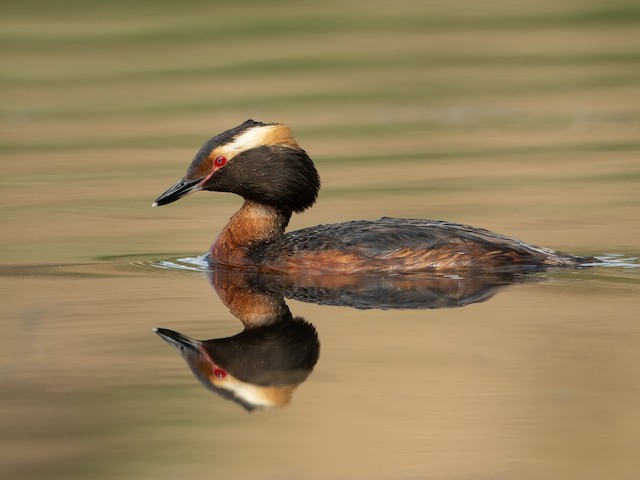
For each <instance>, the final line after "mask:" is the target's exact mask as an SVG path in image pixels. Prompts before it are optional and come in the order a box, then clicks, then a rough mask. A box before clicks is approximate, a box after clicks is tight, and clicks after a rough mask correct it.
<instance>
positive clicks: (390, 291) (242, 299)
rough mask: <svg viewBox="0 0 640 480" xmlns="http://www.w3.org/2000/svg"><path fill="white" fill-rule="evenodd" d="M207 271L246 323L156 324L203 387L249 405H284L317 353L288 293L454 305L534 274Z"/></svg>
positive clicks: (389, 305)
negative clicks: (197, 332)
mask: <svg viewBox="0 0 640 480" xmlns="http://www.w3.org/2000/svg"><path fill="white" fill-rule="evenodd" d="M207 276H208V277H209V280H210V282H211V285H212V287H213V288H214V289H215V291H216V292H217V294H218V296H219V297H220V299H221V300H222V301H223V303H224V304H225V305H226V306H227V308H228V309H229V311H230V312H231V313H232V314H233V315H234V316H235V317H236V318H238V319H239V320H240V321H241V322H242V324H243V325H244V330H243V331H242V332H240V333H238V334H236V335H233V336H231V337H227V338H217V339H211V340H195V339H192V338H190V337H187V336H186V335H183V334H181V333H178V332H175V331H173V330H168V329H165V328H157V329H155V332H156V333H157V334H158V335H159V336H160V337H162V339H163V340H165V341H166V342H167V343H168V344H169V345H171V346H172V347H174V348H176V349H177V350H178V351H179V352H180V354H181V355H182V357H183V358H184V360H185V361H186V362H187V365H188V366H189V368H191V371H192V372H193V374H194V375H195V376H196V378H197V379H198V380H199V381H200V382H201V383H202V384H203V385H204V386H205V387H206V388H208V389H210V390H212V391H214V392H215V393H217V394H219V395H221V396H222V397H224V398H226V399H229V400H232V401H234V402H235V403H237V404H238V405H240V406H242V407H243V408H244V409H246V410H248V411H252V410H255V409H264V408H271V407H282V406H285V405H287V404H288V403H289V402H290V401H291V397H292V395H293V392H294V390H295V389H296V388H297V387H298V386H299V385H300V384H301V383H302V382H304V381H305V380H306V379H307V377H308V376H309V375H310V374H311V372H312V370H313V368H314V366H315V364H316V362H317V361H318V357H319V353H320V342H319V340H318V336H317V333H316V330H315V328H314V327H313V325H311V324H310V323H309V322H307V321H306V320H305V319H303V318H301V317H294V316H293V315H292V314H291V311H290V310H289V307H288V306H287V304H286V303H285V298H292V299H295V300H300V301H303V302H309V303H317V304H325V305H338V306H346V307H353V308H359V309H371V308H375V309H433V308H451V307H461V306H464V305H469V304H472V303H477V302H483V301H485V300H487V299H489V298H491V297H492V296H493V295H495V293H496V292H497V291H499V290H500V289H501V288H502V287H504V286H505V285H508V284H512V283H520V282H524V281H529V280H531V279H533V278H535V277H526V276H522V275H515V274H506V273H505V274H492V275H488V276H481V277H478V276H474V277H469V278H465V277H459V276H446V275H425V276H395V277H356V276H317V277H294V276H288V275H265V274H259V273H256V272H251V271H249V270H247V269H239V268H231V267H220V266H217V267H214V268H212V269H211V270H210V271H208V272H207Z"/></svg>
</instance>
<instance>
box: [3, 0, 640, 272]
mask: <svg viewBox="0 0 640 480" xmlns="http://www.w3.org/2000/svg"><path fill="white" fill-rule="evenodd" d="M639 25H640V8H639V7H638V5H637V2H632V1H623V0H614V1H610V2H601V1H584V0H563V1H546V0H543V1H537V0H536V1H519V2H513V1H490V2H472V1H468V0H455V1H450V2H434V1H396V2H385V1H367V2H364V1H353V0H352V1H349V0H347V1H343V0H341V1H328V2H291V1H272V2H260V1H255V2H246V1H245V2H236V1H233V2H230V1H229V2H222V1H216V2H212V1H200V2H198V1H183V2H169V1H164V2H157V1H138V2H129V1H126V2H125V1H120V2H118V1H116V2H84V1H57V2H33V1H26V2H12V3H8V2H4V3H3V5H2V15H1V16H0V40H1V42H2V56H3V61H2V67H1V70H0V85H1V87H2V102H1V105H0V115H1V121H2V128H1V129H0V149H1V152H2V195H3V198H4V201H3V202H2V205H1V206H0V215H2V218H3V219H4V221H5V222H6V223H5V230H6V236H5V241H6V242H7V243H6V244H5V248H3V253H2V257H0V259H1V260H2V261H4V262H16V261H19V262H30V261H42V260H63V259H66V260H71V259H78V258H94V257H95V256H96V255H100V254H104V255H109V254H127V253H133V252H136V251H140V249H142V251H144V252H153V251H157V250H158V249H160V250H161V251H167V250H168V251H193V250H194V249H195V251H203V250H204V249H205V246H204V244H203V242H204V241H205V240H204V239H203V237H199V236H197V234H196V232H195V231H193V230H191V227H192V225H193V224H192V223H188V224H187V225H184V224H182V223H180V224H179V225H177V224H175V223H174V224H171V221H174V222H175V221H178V222H179V221H180V220H181V219H183V218H184V217H183V215H188V216H189V217H191V218H192V219H196V218H202V217H203V216H205V215H208V216H209V217H210V216H211V211H212V208H211V207H212V205H213V204H212V203H211V200H210V198H205V197H207V195H202V196H201V197H198V196H196V197H197V198H196V197H194V198H193V199H189V202H191V203H190V205H191V207H192V208H193V209H194V210H183V208H185V207H184V206H182V207H177V208H175V207H173V208H172V210H169V211H167V210H162V211H160V212H159V211H154V212H151V211H147V206H148V203H149V202H151V201H152V200H153V199H154V198H155V197H156V196H157V195H158V194H159V193H160V192H161V191H163V190H164V189H165V188H166V187H167V186H169V185H170V184H172V183H173V182H174V181H175V180H176V179H177V178H179V177H180V176H181V175H182V173H183V171H184V169H185V168H186V166H187V165H188V163H189V161H190V159H191V157H192V155H193V154H194V152H195V151H196V150H197V149H198V148H199V146H200V145H201V144H202V143H203V142H204V140H206V139H207V138H209V137H211V136H213V135H214V134H216V133H218V132H220V131H222V130H226V129H228V128H230V127H232V126H235V125H237V124H239V123H240V122H242V121H243V120H245V119H247V118H250V117H251V118H255V119H257V120H262V121H267V122H271V121H282V122H285V123H288V124H289V125H290V126H291V127H292V128H293V129H294V132H295V134H296V135H297V137H298V140H299V141H300V143H301V144H302V145H303V147H304V148H306V149H307V150H308V151H309V152H310V154H311V156H312V158H314V159H315V160H316V162H317V163H318V164H319V167H320V173H321V176H322V177H323V180H324V188H323V193H322V196H321V202H320V203H319V204H318V205H319V207H318V208H320V206H321V205H324V206H325V207H326V210H325V211H324V212H323V213H318V215H321V218H322V219H325V220H327V221H329V220H331V221H333V220H334V216H333V213H338V212H339V213H341V215H340V216H338V215H336V216H335V219H336V220H339V219H344V215H345V214H347V213H348V214H350V215H355V216H373V217H375V216H380V215H383V214H387V215H396V216H418V217H430V218H446V219H449V220H453V221H459V222H465V223H475V224H480V225H483V226H486V227H489V228H493V229H497V230H499V231H502V232H504V233H511V234H513V235H516V236H521V237H523V236H524V237H526V236H527V234H529V232H538V231H540V232H541V234H540V235H539V236H537V237H536V236H535V235H534V237H533V238H531V236H529V237H527V238H528V239H529V240H530V241H535V242H538V243H556V247H558V248H559V247H565V248H575V249H578V250H593V251H598V250H601V249H611V248H625V247H629V246H631V245H634V244H635V243H636V242H635V237H634V238H633V239H632V238H624V236H622V235H621V234H614V235H606V236H605V235H604V234H599V233H598V232H605V231H611V230H612V229H615V230H618V231H620V230H625V229H627V228H634V225H635V222H631V221H628V220H629V218H628V216H629V215H630V214H631V211H635V209H636V208H637V205H638V204H637V200H638V197H637V195H636V194H635V193H634V190H635V189H636V187H637V185H638V183H639V182H638V180H639V179H640V173H639V172H638V170H639V168H638V161H637V155H638V152H639V150H640V141H639V140H638V131H640V128H639V127H640V106H639V102H638V98H640V48H639V45H640V41H639V40H640V39H639V34H638V28H639ZM438 193H441V195H440V196H434V195H437V194H438ZM413 194H418V197H417V199H416V198H413V197H411V195H413ZM381 196H384V197H385V198H386V201H385V204H384V205H383V206H382V209H384V210H382V209H381V208H380V206H378V205H375V208H374V205H373V204H372V203H371V200H372V198H376V199H379V198H381ZM480 198H482V199H483V201H490V202H491V203H490V204H489V205H485V204H483V203H482V202H480V203H479V199H480ZM596 199H597V200H600V203H596ZM217 201H218V202H221V203H219V204H224V203H225V202H231V201H235V200H230V199H227V197H225V198H222V199H221V200H217ZM203 202H205V203H203ZM351 202H355V204H356V206H357V208H354V209H349V207H351V206H353V205H354V204H353V203H351ZM514 202H515V203H514ZM518 202H522V204H521V205H518ZM603 202H604V204H603ZM418 204H420V208H418V207H417V205H418ZM205 205H208V206H209V207H210V208H209V209H206V210H205ZM516 205H518V207H517V208H518V210H519V211H518V212H516V211H515V208H516ZM562 206H564V207H565V208H567V210H566V211H562V210H560V209H559V208H562ZM345 208H347V210H345ZM600 208H602V209H603V210H602V211H600V210H599V209H600ZM201 209H202V210H201ZM554 210H555V213H556V214H557V218H556V219H553V222H554V223H552V225H553V226H552V227H551V228H550V231H549V232H546V233H545V232H544V229H545V228H546V225H547V221H546V220H547V219H550V218H551V215H553V212H554ZM187 212H188V213H187ZM205 212H207V213H205ZM483 212H484V214H483ZM606 212H608V213H609V214H613V215H617V216H618V218H608V219H607V218H605V217H606V216H607V215H605V213H606ZM310 215H313V214H310ZM505 215H506V217H505ZM536 215H539V216H540V218H539V219H538V220H536ZM594 215H599V216H600V217H599V218H598V221H596V222H595V223H590V222H593V220H594ZM228 216H229V215H228V213H227V212H226V211H225V212H224V213H223V214H222V218H221V219H220V221H221V222H222V221H224V220H225V219H226V218H228ZM525 216H530V218H531V222H532V223H531V224H527V223H526V222H525V221H523V219H522V217H525ZM571 217H576V224H577V225H578V226H579V228H582V229H584V230H583V231H580V232H577V235H576V234H573V235H570V236H569V237H566V236H562V234H560V233H554V232H557V231H558V230H559V229H558V228H557V227H558V226H559V223H558V222H561V221H564V220H565V219H567V218H571ZM303 218H304V219H303V220H301V222H302V223H301V224H307V223H309V224H313V223H314V222H315V223H317V221H318V217H314V216H309V217H303ZM158 219H160V220H159V221H158ZM492 219H495V221H492ZM116 221H117V222H116ZM212 222H213V224H214V226H213V228H214V231H215V229H217V226H218V225H217V218H216V217H215V216H214V217H213V218H212ZM602 222H605V223H604V224H603V223H602ZM607 222H612V224H608V223H607ZM613 222H618V223H615V226H614V225H613ZM142 224H144V227H142V228H141V225H142ZM123 226H125V230H126V231H125V232H121V231H120V230H121V228H119V227H123ZM79 227H80V228H79ZM199 227H201V225H200V226H199ZM163 228H164V229H163ZM62 230H64V231H65V233H61V231H62ZM132 233H133V234H134V235H138V234H140V235H142V237H140V244H139V245H136V244H135V241H134V243H132V236H131V234H132ZM43 235H44V238H47V239H48V240H49V241H48V244H49V246H48V247H47V248H46V249H43V248H42V240H43ZM167 236H168V237H170V238H169V239H168V238H167ZM586 236H589V238H590V239H591V240H592V242H591V243H586V242H583V241H582V239H585V238H587V237H586ZM210 237H212V234H211V232H210V231H209V230H207V233H206V241H207V242H208V241H209V239H210ZM612 237H613V242H612V243H611V244H607V243H608V241H610V240H611V239H612ZM159 238H161V239H162V241H161V242H159V243H158V242H156V240H157V239H159ZM189 239H193V243H190V242H189ZM79 240H80V241H79ZM173 240H174V241H175V243H173V242H172V241H173ZM64 245H67V246H68V248H67V249H65V248H64Z"/></svg>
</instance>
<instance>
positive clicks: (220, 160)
mask: <svg viewBox="0 0 640 480" xmlns="http://www.w3.org/2000/svg"><path fill="white" fill-rule="evenodd" d="M225 163H227V158H226V157H223V156H222V155H219V156H217V157H216V159H215V160H214V161H213V164H214V165H215V166H216V167H221V166H223V165H224V164H225Z"/></svg>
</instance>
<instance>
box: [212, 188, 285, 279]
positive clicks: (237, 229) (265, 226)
mask: <svg viewBox="0 0 640 480" xmlns="http://www.w3.org/2000/svg"><path fill="white" fill-rule="evenodd" d="M290 218H291V212H283V211H281V210H278V209H277V208H274V207H271V206H269V205H264V204H261V203H256V202H253V201H251V200H245V202H244V204H243V205H242V208H240V210H238V211H237V212H236V214H235V215H234V216H233V217H231V219H230V220H229V223H227V226H226V227H224V229H223V230H222V232H221V233H220V236H218V238H217V239H216V241H215V242H214V243H213V245H212V246H211V251H210V255H211V258H212V259H213V260H214V261H215V262H218V263H223V264H227V265H239V266H240V265H249V264H250V261H249V259H248V254H249V251H250V250H251V248H252V247H255V246H256V245H258V244H260V243H264V242H269V241H272V240H276V239H278V238H280V237H282V235H284V229H285V228H286V226H287V224H288V223H289V219H290Z"/></svg>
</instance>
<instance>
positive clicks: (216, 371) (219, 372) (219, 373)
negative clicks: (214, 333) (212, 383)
mask: <svg viewBox="0 0 640 480" xmlns="http://www.w3.org/2000/svg"><path fill="white" fill-rule="evenodd" d="M222 158H224V157H222ZM213 375H214V376H215V377H216V378H224V377H226V376H227V372H225V371H224V370H222V369H221V368H216V369H214V370H213Z"/></svg>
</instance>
